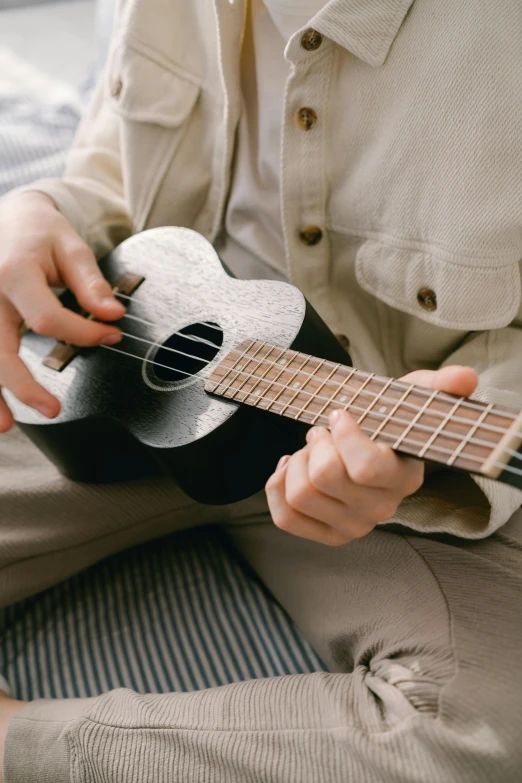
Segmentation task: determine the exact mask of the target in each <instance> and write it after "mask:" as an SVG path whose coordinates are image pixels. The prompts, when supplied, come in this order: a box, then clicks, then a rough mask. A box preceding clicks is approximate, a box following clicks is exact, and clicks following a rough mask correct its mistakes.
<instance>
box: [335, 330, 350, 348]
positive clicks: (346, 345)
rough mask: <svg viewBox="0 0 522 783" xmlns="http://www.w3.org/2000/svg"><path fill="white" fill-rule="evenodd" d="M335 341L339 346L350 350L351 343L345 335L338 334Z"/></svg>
mask: <svg viewBox="0 0 522 783" xmlns="http://www.w3.org/2000/svg"><path fill="white" fill-rule="evenodd" d="M335 339H336V340H337V342H338V343H339V345H342V347H343V348H345V349H346V350H348V348H349V347H350V341H349V339H348V338H347V336H346V335H345V334H336V335H335Z"/></svg>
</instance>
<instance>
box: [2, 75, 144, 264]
mask: <svg viewBox="0 0 522 783" xmlns="http://www.w3.org/2000/svg"><path fill="white" fill-rule="evenodd" d="M105 81H106V79H104V78H102V79H101V80H100V81H99V83H98V86H97V88H96V90H95V92H94V95H93V97H92V100H91V102H90V105H89V107H88V108H87V111H86V113H85V115H84V117H83V119H82V121H81V122H80V126H79V128H78V131H77V134H76V138H75V141H74V144H73V146H72V148H71V150H70V153H69V156H68V160H67V165H66V170H65V173H64V176H63V177H62V178H56V179H51V178H49V179H41V180H38V181H36V182H32V183H31V184H29V185H25V186H23V187H21V188H17V189H16V190H14V191H12V194H16V193H23V192H34V191H39V192H41V193H45V194H46V195H48V196H49V197H50V198H51V199H52V200H53V201H54V203H55V204H56V206H57V208H58V209H59V210H60V212H61V213H62V214H63V215H64V216H65V217H66V218H67V220H68V221H69V222H70V223H71V225H72V226H73V227H74V228H75V229H76V231H77V232H78V233H79V234H80V236H81V237H82V239H83V240H84V241H85V242H86V243H87V244H88V245H89V246H90V247H91V248H92V249H93V251H94V252H95V254H96V255H97V256H98V258H100V257H101V256H103V255H105V253H107V252H108V251H109V250H111V249H112V248H113V247H115V245H117V244H119V242H121V241H122V240H123V239H125V238H126V237H127V236H129V235H130V234H131V233H132V221H131V218H130V216H129V213H128V209H127V206H126V203H125V196H124V188H123V177H122V165H121V155H120V142H119V127H118V118H117V115H116V114H115V113H114V112H113V111H112V108H111V106H110V101H109V100H108V98H107V96H106V86H105Z"/></svg>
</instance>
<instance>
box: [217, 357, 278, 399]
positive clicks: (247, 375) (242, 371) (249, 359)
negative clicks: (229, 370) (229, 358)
mask: <svg viewBox="0 0 522 783" xmlns="http://www.w3.org/2000/svg"><path fill="white" fill-rule="evenodd" d="M263 348H268V346H266V345H265V344H264V343H261V344H260V345H259V347H258V348H257V350H256V351H255V353H254V354H253V355H252V356H249V357H247V362H246V364H245V365H244V366H242V367H241V366H240V367H237V368H236V372H237V373H238V374H237V375H236V377H235V378H234V379H233V380H231V381H230V383H229V385H228V388H227V389H226V392H227V391H228V392H230V391H231V392H233V393H232V394H231V395H226V396H229V399H231V400H233V399H235V396H236V394H238V392H240V391H241V389H242V388H243V386H244V385H245V383H247V382H248V380H249V378H250V373H248V372H246V373H245V367H248V365H249V364H250V362H252V361H254V360H255V358H256V356H257V354H258V353H259V351H262V350H263ZM272 351H273V347H271V348H270V350H269V351H268V354H270V353H271V352H272ZM268 354H267V356H268ZM263 358H264V357H263ZM243 374H244V375H245V379H244V380H243V381H242V382H241V384H240V385H239V386H238V387H237V388H233V387H232V384H233V383H234V382H235V381H237V380H238V379H239V378H240V376H241V375H243Z"/></svg>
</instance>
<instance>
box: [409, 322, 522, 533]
mask: <svg viewBox="0 0 522 783" xmlns="http://www.w3.org/2000/svg"><path fill="white" fill-rule="evenodd" d="M449 364H459V365H465V366H467V367H472V368H473V369H474V370H475V371H476V372H477V373H478V376H479V385H478V388H477V391H476V392H475V393H474V394H473V397H474V398H475V399H477V400H481V401H483V402H493V403H496V404H497V405H508V406H511V407H513V408H516V409H522V322H520V321H515V322H514V323H513V324H512V325H511V326H507V327H505V328H503V329H494V330H491V331H488V332H476V333H473V334H472V335H471V336H470V337H468V339H467V340H465V341H464V343H463V344H462V345H461V346H460V347H459V348H458V349H457V350H456V351H455V352H454V353H452V354H451V355H450V356H448V358H447V359H446V360H445V362H444V363H443V365H442V366H447V365H449ZM520 467H521V468H522V461H521V464H520ZM521 504H522V492H521V491H520V490H518V489H515V488H513V487H510V486H508V485H506V484H502V483H500V482H498V481H492V480H490V479H486V478H482V477H479V476H473V477H469V476H466V475H465V474H462V473H456V472H452V471H445V470H444V471H438V472H435V473H433V474H431V475H429V476H428V477H427V479H426V481H425V483H424V485H423V487H422V489H421V490H420V491H419V492H418V493H416V494H415V495H413V496H412V497H410V498H407V499H406V500H405V501H404V502H403V503H402V505H401V507H400V508H399V510H398V512H397V516H396V518H395V519H394V521H396V522H398V523H400V524H403V525H405V526H407V527H409V528H413V529H414V530H418V531H419V532H423V533H449V534H452V535H456V536H460V537H463V538H484V537H486V536H488V535H490V534H491V533H493V532H494V531H495V530H498V528H499V527H501V526H502V525H504V524H505V523H506V522H507V520H508V519H509V518H510V517H511V515H512V514H513V513H514V512H515V511H516V510H517V508H518V507H519V506H520V505H521Z"/></svg>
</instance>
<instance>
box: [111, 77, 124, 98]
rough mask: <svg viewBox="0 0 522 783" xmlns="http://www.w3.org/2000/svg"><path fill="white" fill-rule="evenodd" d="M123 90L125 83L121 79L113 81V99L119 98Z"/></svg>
mask: <svg viewBox="0 0 522 783" xmlns="http://www.w3.org/2000/svg"><path fill="white" fill-rule="evenodd" d="M122 90H123V82H122V80H121V79H113V80H112V82H111V95H112V97H113V98H119V97H120V95H121V91H122Z"/></svg>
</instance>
